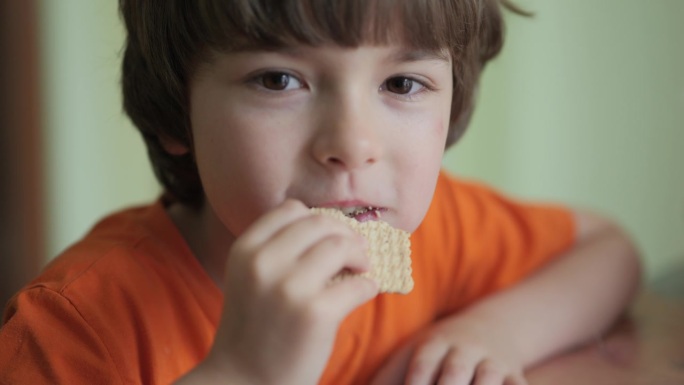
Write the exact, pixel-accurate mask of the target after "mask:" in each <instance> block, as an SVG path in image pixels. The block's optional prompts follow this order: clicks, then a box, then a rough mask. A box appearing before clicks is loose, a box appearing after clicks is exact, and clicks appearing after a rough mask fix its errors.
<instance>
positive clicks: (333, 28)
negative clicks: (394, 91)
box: [198, 0, 480, 56]
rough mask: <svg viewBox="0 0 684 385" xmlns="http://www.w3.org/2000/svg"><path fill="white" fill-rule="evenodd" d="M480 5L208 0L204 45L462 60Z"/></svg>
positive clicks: (432, 0) (418, 0) (468, 0)
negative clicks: (359, 50) (371, 49)
mask: <svg viewBox="0 0 684 385" xmlns="http://www.w3.org/2000/svg"><path fill="white" fill-rule="evenodd" d="M478 3H479V1H478V0H465V1H464V0H461V1H444V0H441V1H440V0H346V1H330V0H280V1H273V0H233V1H225V0H203V1H199V2H198V6H199V7H200V8H201V9H200V12H199V14H201V15H202V19H203V23H201V24H203V27H204V28H203V29H204V30H203V31H198V32H199V35H200V36H201V37H200V40H204V41H205V42H206V43H207V46H208V47H209V48H213V49H217V50H222V51H224V50H225V51H239V50H250V49H270V48H273V49H275V48H281V47H284V46H289V45H293V44H306V45H313V46H317V45H322V44H329V43H334V44H336V45H339V46H343V47H357V46H359V45H363V44H368V45H386V44H390V43H400V44H403V45H406V46H407V47H408V48H420V49H423V50H435V51H437V50H443V49H448V50H449V51H450V53H451V54H452V55H454V54H456V55H457V56H460V55H458V53H459V51H461V50H463V49H465V47H466V46H468V44H469V42H470V41H471V40H472V39H473V37H474V36H476V35H477V30H478V28H479V24H480V23H479V20H478V19H479V15H478V14H479V12H478Z"/></svg>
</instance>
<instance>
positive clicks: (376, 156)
mask: <svg viewBox="0 0 684 385" xmlns="http://www.w3.org/2000/svg"><path fill="white" fill-rule="evenodd" d="M349 99H352V98H347V99H346V100H339V99H338V100H334V101H333V100H328V102H327V103H326V107H324V108H323V110H324V111H325V112H324V113H323V114H322V115H321V116H320V120H319V123H318V128H317V132H316V135H315V137H314V140H313V146H312V153H313V156H314V158H315V159H316V161H317V162H318V163H320V164H321V165H323V166H324V167H326V168H331V169H337V170H344V171H351V170H355V169H362V168H365V167H368V166H371V165H373V164H375V163H376V162H378V160H380V158H381V157H382V155H383V152H384V143H383V138H382V135H381V134H382V131H381V129H382V127H381V124H380V123H379V122H378V121H377V120H376V119H375V118H374V114H373V112H372V106H371V105H370V103H368V102H367V101H363V100H362V98H357V100H349Z"/></svg>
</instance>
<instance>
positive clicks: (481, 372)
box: [477, 360, 504, 378]
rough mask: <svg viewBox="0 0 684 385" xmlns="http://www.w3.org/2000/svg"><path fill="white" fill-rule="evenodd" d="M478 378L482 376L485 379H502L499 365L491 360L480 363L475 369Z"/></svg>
mask: <svg viewBox="0 0 684 385" xmlns="http://www.w3.org/2000/svg"><path fill="white" fill-rule="evenodd" d="M477 374H478V376H483V377H486V378H503V377H504V376H503V370H502V369H501V367H500V366H499V365H497V364H496V363H495V362H493V361H491V360H486V361H484V362H482V363H481V364H480V365H479V366H478V367H477Z"/></svg>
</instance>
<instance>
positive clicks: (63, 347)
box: [0, 174, 574, 385]
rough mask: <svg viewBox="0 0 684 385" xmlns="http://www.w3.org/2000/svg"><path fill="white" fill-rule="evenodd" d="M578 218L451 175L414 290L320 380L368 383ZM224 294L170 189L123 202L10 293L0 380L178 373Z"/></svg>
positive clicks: (543, 257) (558, 245)
mask: <svg viewBox="0 0 684 385" xmlns="http://www.w3.org/2000/svg"><path fill="white" fill-rule="evenodd" d="M573 226H574V223H573V220H572V217H571V215H570V213H569V211H567V210H566V209H563V208H560V207H553V206H540V205H529V204H521V203H517V202H513V201H510V200H508V199H506V198H504V197H502V196H500V195H498V194H497V193H495V192H493V191H492V190H490V189H488V188H486V187H484V186H481V185H477V184H472V183H464V182H460V181H456V180H454V179H452V178H451V177H449V176H446V175H445V174H442V175H441V176H440V178H439V181H438V184H437V189H436V192H435V196H434V199H433V202H432V205H431V207H430V209H429V212H428V214H427V216H426V218H425V220H424V222H423V223H422V224H421V226H420V227H419V229H418V230H416V232H415V233H414V234H413V235H412V237H411V242H412V260H413V265H412V267H413V278H414V281H415V287H414V289H413V291H412V292H411V293H410V294H408V295H398V294H383V295H379V296H378V297H376V299H374V300H372V301H371V302H369V303H367V304H365V305H363V306H361V307H360V308H358V309H356V310H355V311H354V312H352V313H351V314H350V316H349V317H347V319H346V320H345V321H344V322H343V324H342V325H341V327H340V329H339V332H338V338H337V342H336V345H335V348H334V351H333V354H332V356H331V358H330V360H329V362H328V366H327V368H326V370H325V372H324V374H323V378H322V379H321V382H320V383H321V384H336V385H343V384H363V383H367V382H368V380H369V379H370V378H371V377H372V375H373V374H374V372H375V371H376V370H377V369H378V368H379V366H380V365H381V364H382V362H383V360H384V359H385V358H387V357H388V355H389V354H390V353H391V352H392V351H394V350H395V349H397V347H398V346H399V345H400V344H401V342H403V341H405V340H406V339H407V338H408V337H410V336H411V335H413V334H415V333H416V332H418V331H420V330H422V329H424V328H426V327H428V326H429V325H431V324H432V323H433V322H434V321H435V320H436V319H438V318H440V317H442V316H444V315H447V314H451V313H454V312H457V311H458V310H459V309H462V308H463V307H465V306H467V305H468V304H471V303H473V302H474V301H476V300H478V299H479V298H482V297H483V296H485V295H487V294H489V293H492V292H494V291H496V290H500V289H502V288H504V287H506V286H508V285H511V284H513V283H515V282H517V281H519V280H521V279H522V278H524V277H525V276H527V275H528V274H529V273H531V272H532V271H534V270H536V269H538V268H539V267H540V266H541V265H542V264H544V263H545V262H547V261H548V260H550V259H551V258H553V257H554V256H556V255H558V254H559V253H560V252H562V251H563V250H565V249H567V248H568V247H569V246H570V245H571V244H572V242H573V238H574V227H573ZM221 306H222V293H221V292H220V291H219V289H218V288H217V287H216V286H215V285H214V283H213V282H212V280H211V279H210V278H209V276H208V275H207V274H206V272H205V271H204V270H203V268H202V267H201V265H200V264H199V263H198V262H197V260H196V259H195V258H194V257H193V255H192V253H191V252H190V249H189V248H188V246H187V244H186V243H185V241H184V240H183V238H182V236H181V234H180V233H179V232H178V230H177V228H176V227H175V226H174V225H173V223H172V222H171V220H170V218H169V217H168V215H167V214H166V211H165V208H164V206H163V204H162V203H161V202H158V203H156V204H154V205H151V206H148V207H141V208H136V209H130V210H127V211H123V212H121V213H118V214H114V215H112V216H110V217H108V218H106V219H105V220H103V221H102V222H100V223H99V224H98V225H96V226H95V228H94V229H93V230H92V231H91V232H90V233H89V234H88V235H87V236H86V237H85V238H84V239H83V240H81V241H80V242H78V243H76V244H75V245H74V246H72V247H71V248H69V249H68V250H66V251H65V252H64V253H63V254H62V255H61V256H59V257H58V258H56V259H55V260H54V261H53V262H52V263H50V265H49V266H47V268H46V269H45V271H44V272H43V273H42V274H41V275H40V276H39V277H38V278H37V279H36V280H34V281H33V282H31V283H30V284H29V285H28V286H27V287H25V288H24V289H23V290H22V291H20V292H19V293H18V294H17V295H16V296H15V297H14V298H13V299H12V300H11V301H10V303H9V306H8V307H7V309H6V311H5V316H4V325H3V327H2V329H0V384H2V385H9V384H32V385H40V384H70V385H80V384H84V385H85V384H88V385H102V384H145V385H153V384H168V383H170V382H172V381H173V380H175V379H176V378H178V377H180V376H181V375H182V374H184V373H185V372H187V371H188V370H190V369H191V368H193V367H194V366H195V365H197V363H198V362H199V361H200V360H202V359H203V358H204V356H205V355H206V354H207V352H208V351H209V348H210V347H211V344H212V341H213V337H214V333H215V331H216V327H217V324H218V320H219V317H220V313H221Z"/></svg>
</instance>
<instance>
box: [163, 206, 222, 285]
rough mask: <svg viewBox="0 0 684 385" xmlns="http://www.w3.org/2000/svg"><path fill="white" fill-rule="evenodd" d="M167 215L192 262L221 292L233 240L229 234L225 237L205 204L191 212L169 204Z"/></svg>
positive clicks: (184, 207) (185, 208) (185, 207)
mask: <svg viewBox="0 0 684 385" xmlns="http://www.w3.org/2000/svg"><path fill="white" fill-rule="evenodd" d="M167 212H168V213H169V216H170V217H171V220H172V221H173V222H174V224H175V225H176V227H178V230H179V231H180V233H181V234H182V235H183V238H185V241H186V242H187V243H188V246H189V247H190V250H191V251H192V253H193V254H194V256H195V258H197V260H198V261H199V263H200V264H201V265H202V267H203V268H204V270H205V271H206V272H207V274H208V275H209V277H211V279H212V280H213V281H214V283H215V284H216V285H217V286H218V287H219V288H220V289H223V282H224V274H225V266H226V260H227V259H228V252H229V250H230V247H231V245H232V244H233V240H234V237H233V236H232V234H229V233H228V231H227V230H226V228H225V226H223V224H222V223H221V222H220V221H219V219H218V218H217V217H216V215H215V214H214V211H213V210H212V209H211V206H210V205H208V204H203V205H202V206H201V207H200V208H192V207H188V206H185V205H181V204H178V203H173V204H171V205H170V206H169V207H168V208H167Z"/></svg>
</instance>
